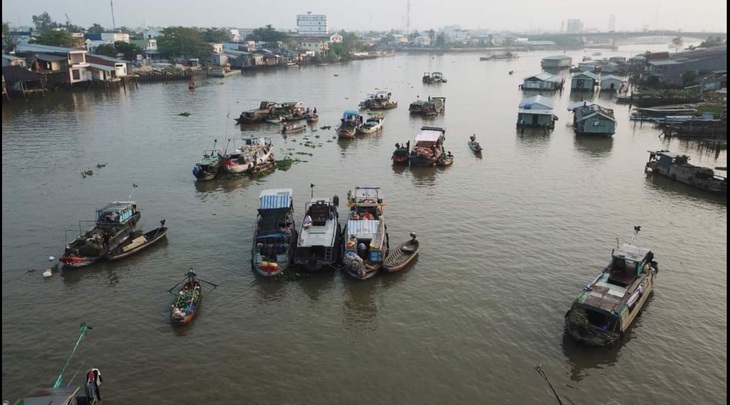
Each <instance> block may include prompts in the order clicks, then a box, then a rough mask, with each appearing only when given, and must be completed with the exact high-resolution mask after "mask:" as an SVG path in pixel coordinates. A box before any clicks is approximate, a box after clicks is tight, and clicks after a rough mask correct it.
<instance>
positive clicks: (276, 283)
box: [248, 266, 287, 304]
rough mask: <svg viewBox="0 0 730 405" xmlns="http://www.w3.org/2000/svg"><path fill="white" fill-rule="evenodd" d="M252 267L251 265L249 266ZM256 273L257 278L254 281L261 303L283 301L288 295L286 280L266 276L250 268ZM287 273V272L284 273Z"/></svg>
mask: <svg viewBox="0 0 730 405" xmlns="http://www.w3.org/2000/svg"><path fill="white" fill-rule="evenodd" d="M248 267H249V268H250V266H248ZM250 271H252V272H253V273H255V274H256V279H255V280H254V281H253V282H252V284H253V286H254V288H255V289H256V292H258V299H259V302H260V303H261V304H268V303H270V302H273V301H281V299H282V298H284V296H285V295H286V284H287V282H286V280H283V279H281V278H278V277H273V278H266V277H264V276H262V275H260V274H258V273H256V271H255V270H253V269H250ZM284 274H286V273H284Z"/></svg>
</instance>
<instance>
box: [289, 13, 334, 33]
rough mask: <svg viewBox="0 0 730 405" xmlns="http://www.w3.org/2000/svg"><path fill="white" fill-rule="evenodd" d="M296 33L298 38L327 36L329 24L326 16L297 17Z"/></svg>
mask: <svg viewBox="0 0 730 405" xmlns="http://www.w3.org/2000/svg"><path fill="white" fill-rule="evenodd" d="M297 33H298V34H299V35H300V36H328V35H329V33H330V27H329V22H328V21H327V15H326V14H312V12H311V11H307V14H298V15H297Z"/></svg>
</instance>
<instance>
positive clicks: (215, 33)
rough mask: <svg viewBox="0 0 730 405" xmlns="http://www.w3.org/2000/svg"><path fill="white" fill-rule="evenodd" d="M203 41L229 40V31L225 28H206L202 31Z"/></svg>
mask: <svg viewBox="0 0 730 405" xmlns="http://www.w3.org/2000/svg"><path fill="white" fill-rule="evenodd" d="M203 40H205V42H228V41H230V40H231V34H230V31H229V30H227V29H225V28H206V29H205V31H203Z"/></svg>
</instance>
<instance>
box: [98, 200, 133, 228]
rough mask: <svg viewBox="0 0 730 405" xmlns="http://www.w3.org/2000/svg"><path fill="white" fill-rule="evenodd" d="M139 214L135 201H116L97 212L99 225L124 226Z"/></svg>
mask: <svg viewBox="0 0 730 405" xmlns="http://www.w3.org/2000/svg"><path fill="white" fill-rule="evenodd" d="M136 212H137V203H136V202H135V201H115V202H113V203H111V204H109V205H107V206H106V207H104V208H102V209H99V210H96V223H97V224H124V223H125V222H127V221H128V220H129V219H130V218H132V216H134V214H135V213H136Z"/></svg>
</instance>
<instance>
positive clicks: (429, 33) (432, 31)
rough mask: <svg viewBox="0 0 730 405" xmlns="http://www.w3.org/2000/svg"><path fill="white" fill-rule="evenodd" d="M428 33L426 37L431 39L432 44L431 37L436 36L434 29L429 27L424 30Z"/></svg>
mask: <svg viewBox="0 0 730 405" xmlns="http://www.w3.org/2000/svg"><path fill="white" fill-rule="evenodd" d="M426 33H427V34H428V38H429V39H430V40H431V45H433V38H434V37H435V36H436V31H434V30H433V28H431V29H430V30H428V31H426Z"/></svg>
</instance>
